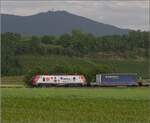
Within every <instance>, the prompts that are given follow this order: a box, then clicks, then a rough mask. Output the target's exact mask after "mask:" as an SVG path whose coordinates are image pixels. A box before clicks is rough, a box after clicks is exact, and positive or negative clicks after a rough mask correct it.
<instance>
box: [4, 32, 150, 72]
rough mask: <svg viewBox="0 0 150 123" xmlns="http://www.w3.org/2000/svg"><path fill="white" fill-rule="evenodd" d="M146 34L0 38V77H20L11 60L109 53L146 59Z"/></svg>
mask: <svg viewBox="0 0 150 123" xmlns="http://www.w3.org/2000/svg"><path fill="white" fill-rule="evenodd" d="M148 41H149V33H148V32H142V31H130V32H129V34H128V35H111V36H101V37H98V36H94V35H92V34H89V33H85V32H81V31H80V30H73V31H72V33H71V34H63V35H60V36H54V35H44V36H22V35H21V34H17V33H10V32H7V33H3V34H1V54H2V62H1V67H2V71H1V72H2V75H17V74H23V73H24V72H23V69H22V64H21V63H20V62H19V59H17V58H16V57H15V56H18V55H24V54H32V55H36V54H38V55H67V56H70V57H72V56H77V57H83V56H88V57H91V56H93V55H95V56H98V55H99V54H103V53H105V54H107V53H113V54H115V55H116V56H117V55H119V54H122V55H123V56H126V57H134V58H135V57H144V58H147V57H148V46H149V43H148Z"/></svg>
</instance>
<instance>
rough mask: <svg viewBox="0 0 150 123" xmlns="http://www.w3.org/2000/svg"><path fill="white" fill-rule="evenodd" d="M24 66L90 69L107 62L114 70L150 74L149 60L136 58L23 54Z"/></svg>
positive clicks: (141, 74)
mask: <svg viewBox="0 0 150 123" xmlns="http://www.w3.org/2000/svg"><path fill="white" fill-rule="evenodd" d="M18 58H19V59H20V62H21V63H22V64H23V66H24V68H25V69H26V70H27V71H28V70H30V69H32V68H34V67H37V66H41V67H43V68H45V69H46V70H47V69H48V70H49V69H50V68H51V67H52V66H54V65H58V64H64V65H77V66H80V67H81V68H84V69H86V68H88V69H90V67H91V66H93V65H98V64H105V65H108V66H109V67H110V68H111V70H113V72H117V73H119V72H124V73H138V75H139V76H141V77H142V78H146V79H147V78H149V75H148V60H146V59H145V60H142V61H141V60H135V59H122V60H121V59H108V58H107V59H106V58H105V59H104V58H90V57H82V58H79V57H68V56H53V55H52V56H39V55H38V56H36V55H35V56H33V55H22V56H18Z"/></svg>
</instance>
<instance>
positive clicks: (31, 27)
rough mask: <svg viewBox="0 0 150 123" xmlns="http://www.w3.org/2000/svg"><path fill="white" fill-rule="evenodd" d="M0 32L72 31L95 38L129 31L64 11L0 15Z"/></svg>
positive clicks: (47, 32)
mask: <svg viewBox="0 0 150 123" xmlns="http://www.w3.org/2000/svg"><path fill="white" fill-rule="evenodd" d="M1 25H2V28H1V31H2V33H3V32H17V33H21V34H23V35H47V34H49V35H61V34H64V33H70V32H71V31H72V30H73V29H80V30H81V31H84V32H87V33H92V34H94V35H97V36H103V35H113V34H119V35H122V34H127V33H128V31H129V30H127V29H120V28H118V27H115V26H112V25H108V24H103V23H99V22H96V21H93V20H90V19H88V18H85V17H81V16H77V15H74V14H71V13H69V12H66V11H55V12H53V11H48V12H45V13H39V14H36V15H32V16H16V15H8V14H2V15H1Z"/></svg>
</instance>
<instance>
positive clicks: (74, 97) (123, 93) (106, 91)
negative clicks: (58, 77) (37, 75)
mask: <svg viewBox="0 0 150 123" xmlns="http://www.w3.org/2000/svg"><path fill="white" fill-rule="evenodd" d="M1 92H2V94H1V105H2V109H1V112H2V117H1V118H2V123H148V122H149V110H150V105H149V104H150V98H149V94H150V90H149V88H144V87H143V88H134V87H132V88H127V87H126V88H125V87H124V88H1Z"/></svg>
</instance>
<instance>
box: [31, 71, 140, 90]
mask: <svg viewBox="0 0 150 123" xmlns="http://www.w3.org/2000/svg"><path fill="white" fill-rule="evenodd" d="M31 82H32V86H33V87H49V86H83V87H84V86H138V76H137V74H136V73H108V74H97V75H96V82H94V83H93V82H92V83H90V84H89V82H87V81H86V77H85V76H84V75H35V76H34V77H33V78H32V80H31Z"/></svg>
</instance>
